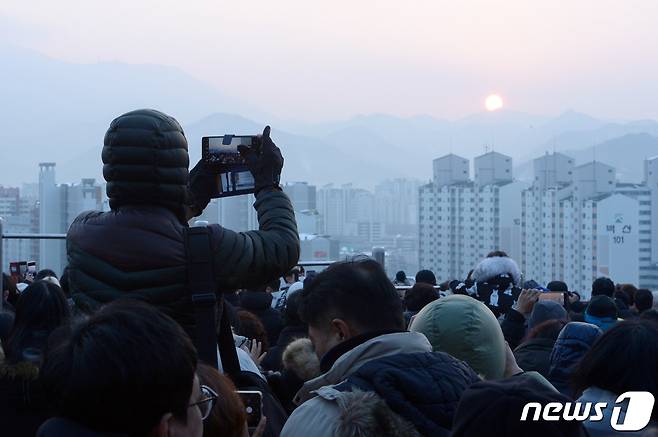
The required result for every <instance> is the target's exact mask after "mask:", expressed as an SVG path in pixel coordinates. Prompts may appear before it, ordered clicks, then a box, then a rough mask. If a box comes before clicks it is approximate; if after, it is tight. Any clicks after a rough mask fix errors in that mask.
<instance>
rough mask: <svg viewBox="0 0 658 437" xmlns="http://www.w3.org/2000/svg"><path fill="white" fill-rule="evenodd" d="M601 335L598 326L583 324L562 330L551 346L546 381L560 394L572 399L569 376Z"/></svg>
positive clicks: (568, 325)
mask: <svg viewBox="0 0 658 437" xmlns="http://www.w3.org/2000/svg"><path fill="white" fill-rule="evenodd" d="M602 333H603V331H601V329H600V328H599V327H598V326H595V325H592V324H589V323H584V322H571V323H568V324H567V325H566V326H565V327H564V328H562V331H560V335H559V336H558V338H557V340H556V342H555V346H553V351H552V352H551V357H550V366H549V370H548V380H549V381H550V383H551V384H553V386H555V388H557V389H558V390H559V391H560V393H562V394H564V395H567V396H569V397H571V398H573V396H574V393H573V392H572V390H571V387H570V383H571V375H572V374H573V372H574V370H575V367H576V365H577V364H578V363H579V362H580V359H581V358H582V357H583V355H585V353H586V352H587V351H588V350H589V348H590V347H592V344H594V341H596V339H597V338H599V336H601V334H602Z"/></svg>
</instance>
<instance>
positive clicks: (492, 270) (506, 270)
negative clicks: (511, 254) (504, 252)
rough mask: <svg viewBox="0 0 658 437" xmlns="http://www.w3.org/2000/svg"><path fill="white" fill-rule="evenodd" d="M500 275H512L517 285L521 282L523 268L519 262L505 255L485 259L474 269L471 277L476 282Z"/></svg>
mask: <svg viewBox="0 0 658 437" xmlns="http://www.w3.org/2000/svg"><path fill="white" fill-rule="evenodd" d="M500 275H510V276H511V277H512V282H513V283H514V284H515V285H518V284H519V283H520V282H521V269H519V266H518V264H516V261H514V260H513V259H512V258H508V257H504V256H494V257H491V258H485V259H483V260H482V261H480V263H479V264H478V265H477V267H476V268H475V270H473V274H472V275H471V278H472V279H473V280H474V281H475V282H487V281H489V280H491V279H493V278H495V277H498V276H500Z"/></svg>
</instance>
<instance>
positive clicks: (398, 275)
mask: <svg viewBox="0 0 658 437" xmlns="http://www.w3.org/2000/svg"><path fill="white" fill-rule="evenodd" d="M395 280H396V281H401V282H402V281H406V280H407V274H406V273H405V272H404V270H400V271H399V272H397V273H396V274H395Z"/></svg>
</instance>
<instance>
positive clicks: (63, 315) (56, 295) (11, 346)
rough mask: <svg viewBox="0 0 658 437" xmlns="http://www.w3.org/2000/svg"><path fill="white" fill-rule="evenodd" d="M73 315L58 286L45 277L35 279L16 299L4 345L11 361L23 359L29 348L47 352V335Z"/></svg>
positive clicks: (43, 352)
mask: <svg viewBox="0 0 658 437" xmlns="http://www.w3.org/2000/svg"><path fill="white" fill-rule="evenodd" d="M70 316H71V313H70V310H69V305H68V303H67V302H66V297H65V296H64V293H63V292H62V290H61V289H60V288H59V287H58V286H56V285H54V284H51V283H49V282H46V281H36V282H34V283H32V284H31V285H30V286H28V287H27V288H26V289H25V290H24V291H23V293H21V295H20V297H19V298H18V301H17V302H16V316H15V320H14V326H13V328H12V330H11V332H10V333H9V338H8V340H7V345H6V347H5V352H6V354H7V357H8V359H9V361H10V362H12V363H16V362H19V361H22V360H23V353H24V352H25V349H26V348H34V349H37V350H39V351H40V352H41V353H42V354H45V353H46V348H47V344H48V337H49V336H50V334H51V333H52V332H53V331H54V330H55V329H57V328H59V327H61V326H64V325H65V324H66V323H68V321H69V319H70Z"/></svg>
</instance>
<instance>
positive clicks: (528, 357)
mask: <svg viewBox="0 0 658 437" xmlns="http://www.w3.org/2000/svg"><path fill="white" fill-rule="evenodd" d="M553 345H555V341H554V340H551V339H550V338H533V339H532V340H528V341H526V342H525V343H522V344H521V345H520V346H519V347H517V348H516V349H514V358H516V364H518V365H519V367H520V368H522V369H523V370H525V371H526V372H530V371H532V370H534V371H537V372H539V373H541V375H542V376H543V377H545V378H548V368H549V367H550V358H551V352H552V351H553Z"/></svg>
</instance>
